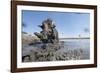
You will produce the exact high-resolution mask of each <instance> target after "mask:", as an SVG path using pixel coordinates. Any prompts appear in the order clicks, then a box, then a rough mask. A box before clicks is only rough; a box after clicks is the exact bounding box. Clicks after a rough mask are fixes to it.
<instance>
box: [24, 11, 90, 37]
mask: <svg viewBox="0 0 100 73" xmlns="http://www.w3.org/2000/svg"><path fill="white" fill-rule="evenodd" d="M47 18H51V19H52V20H53V21H54V23H55V25H56V29H57V31H58V33H59V37H61V38H66V37H78V36H79V35H80V36H82V37H89V30H90V14H89V13H76V12H53V11H33V10H22V24H24V25H25V26H22V31H24V32H27V33H28V34H32V35H34V32H40V31H41V28H40V27H38V25H41V24H42V22H43V21H44V20H46V19H47Z"/></svg>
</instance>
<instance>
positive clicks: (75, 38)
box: [59, 37, 90, 40]
mask: <svg viewBox="0 0 100 73" xmlns="http://www.w3.org/2000/svg"><path fill="white" fill-rule="evenodd" d="M59 39H60V40H64V39H90V37H82V38H77V37H76V38H59Z"/></svg>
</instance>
